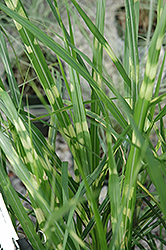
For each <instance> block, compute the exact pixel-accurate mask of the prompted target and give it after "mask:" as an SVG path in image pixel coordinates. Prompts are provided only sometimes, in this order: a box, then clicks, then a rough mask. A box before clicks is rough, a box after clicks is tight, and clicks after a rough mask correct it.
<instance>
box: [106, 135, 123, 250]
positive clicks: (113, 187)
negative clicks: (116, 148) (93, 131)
mask: <svg viewBox="0 0 166 250" xmlns="http://www.w3.org/2000/svg"><path fill="white" fill-rule="evenodd" d="M106 138H107V147H108V152H107V154H108V155H109V158H108V166H109V197H110V206H111V224H112V232H113V236H114V237H115V245H114V246H112V247H113V248H112V249H120V248H121V249H123V248H124V247H123V244H122V245H121V243H122V238H123V235H124V232H123V228H122V227H120V228H119V230H118V232H117V231H116V226H117V222H118V220H119V218H120V212H121V192H120V185H119V177H118V171H117V166H116V163H115V158H114V154H113V146H112V136H111V134H110V133H108V132H107V133H106ZM121 220H122V217H121ZM120 224H121V223H120ZM120 246H121V247H120Z"/></svg>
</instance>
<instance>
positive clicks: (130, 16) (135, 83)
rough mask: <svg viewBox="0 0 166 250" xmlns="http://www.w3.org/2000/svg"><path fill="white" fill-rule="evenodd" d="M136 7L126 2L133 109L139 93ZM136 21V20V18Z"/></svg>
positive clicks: (130, 2)
mask: <svg viewBox="0 0 166 250" xmlns="http://www.w3.org/2000/svg"><path fill="white" fill-rule="evenodd" d="M136 6H137V5H136V4H134V1H133V0H132V1H128V0H126V25H127V35H128V36H127V38H126V39H127V41H126V42H128V43H129V44H128V50H129V55H127V54H126V56H128V57H129V59H128V60H129V65H130V69H129V71H130V79H131V95H132V107H135V102H136V100H137V97H138V92H139V57H138V33H137V32H136V29H138V28H137V27H138V23H136V22H135V20H136V18H135V17H136V15H135V13H136V12H138V11H139V6H137V9H135V7H136ZM137 20H138V18H137ZM136 25H137V26H136Z"/></svg>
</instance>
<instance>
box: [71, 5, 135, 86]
mask: <svg viewBox="0 0 166 250" xmlns="http://www.w3.org/2000/svg"><path fill="white" fill-rule="evenodd" d="M71 2H72V3H73V5H74V6H75V8H76V9H77V11H78V12H79V14H80V15H81V16H82V18H83V20H84V21H85V23H86V25H87V26H88V28H89V29H90V31H91V32H92V34H93V35H94V36H95V37H96V39H97V40H98V41H99V42H100V43H101V45H102V46H103V48H104V49H105V50H106V52H107V53H108V55H109V56H110V58H111V60H112V61H113V63H114V64H115V66H116V67H117V69H118V71H119V73H120V74H121V76H122V78H123V79H124V81H125V83H126V84H127V85H128V86H129V88H130V87H131V81H130V79H129V77H128V75H127V74H126V71H125V70H124V68H123V66H122V64H121V63H120V61H119V60H118V58H117V57H116V55H115V54H114V52H113V50H112V49H111V47H110V45H109V44H108V42H107V41H106V39H105V38H104V37H103V36H102V34H101V33H100V31H99V30H98V29H97V27H96V26H95V25H94V24H93V22H92V21H91V20H90V18H88V16H87V15H86V13H85V12H84V11H83V10H82V8H81V7H80V6H79V4H78V3H77V2H76V1H75V0H71Z"/></svg>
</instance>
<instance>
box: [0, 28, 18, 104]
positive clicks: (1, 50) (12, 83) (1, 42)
mask: <svg viewBox="0 0 166 250" xmlns="http://www.w3.org/2000/svg"><path fill="white" fill-rule="evenodd" d="M0 56H1V59H2V62H3V64H4V67H5V70H6V74H7V78H8V82H9V87H10V91H11V96H12V100H13V102H14V104H15V106H16V107H19V106H20V96H21V95H20V92H19V89H18V85H17V82H16V80H15V77H14V74H13V71H12V68H11V64H10V61H9V55H8V50H7V47H6V43H5V39H4V36H3V34H2V32H1V31H0ZM21 107H22V105H21Z"/></svg>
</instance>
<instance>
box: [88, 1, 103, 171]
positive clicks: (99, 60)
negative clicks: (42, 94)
mask: <svg viewBox="0 0 166 250" xmlns="http://www.w3.org/2000/svg"><path fill="white" fill-rule="evenodd" d="M105 4H106V1H103V0H102V1H101V0H98V1H97V10H96V27H97V28H98V30H99V31H100V32H101V34H102V35H103V33H104V23H105ZM93 64H94V66H95V67H96V69H98V71H99V72H100V73H101V74H102V64H103V47H102V45H101V44H100V43H99V42H98V40H97V39H96V37H95V36H94V39H93ZM92 77H93V79H94V80H95V81H96V82H97V84H98V85H99V86H100V87H101V88H102V79H101V77H100V76H99V75H98V74H97V72H95V71H94V69H93V68H92ZM93 99H96V93H95V90H93V89H92V93H91V100H93ZM91 111H92V112H94V113H95V114H98V115H100V108H99V106H98V103H96V102H94V103H92V104H91ZM90 133H91V142H92V150H93V152H94V153H95V154H96V155H99V151H100V145H99V138H98V127H97V123H96V124H95V123H91V127H90ZM95 154H93V155H92V167H93V169H94V168H95V166H97V165H98V163H99V159H98V158H97V157H96V156H95Z"/></svg>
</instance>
